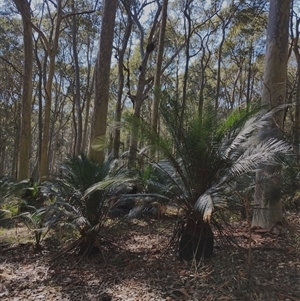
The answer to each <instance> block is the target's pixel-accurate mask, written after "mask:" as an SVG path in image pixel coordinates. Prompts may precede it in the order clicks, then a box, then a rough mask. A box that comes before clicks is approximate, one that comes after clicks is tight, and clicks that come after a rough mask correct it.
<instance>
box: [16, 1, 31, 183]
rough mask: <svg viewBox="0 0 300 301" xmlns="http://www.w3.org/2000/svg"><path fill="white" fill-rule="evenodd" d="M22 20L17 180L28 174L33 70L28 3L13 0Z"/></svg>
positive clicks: (25, 177)
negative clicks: (22, 54)
mask: <svg viewBox="0 0 300 301" xmlns="http://www.w3.org/2000/svg"><path fill="white" fill-rule="evenodd" d="M14 3H15V4H16V6H17V9H18V11H19V12H20V13H21V16H22V22H23V39H24V69H23V75H22V76H23V89H22V113H21V129H20V144H19V160H18V163H19V166H18V172H17V178H18V180H24V179H27V178H28V175H29V159H30V147H31V103H32V70H33V39H32V27H31V14H30V4H29V2H27V1H25V0H23V1H22V0H14Z"/></svg>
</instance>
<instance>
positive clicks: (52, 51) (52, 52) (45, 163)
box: [40, 0, 63, 180]
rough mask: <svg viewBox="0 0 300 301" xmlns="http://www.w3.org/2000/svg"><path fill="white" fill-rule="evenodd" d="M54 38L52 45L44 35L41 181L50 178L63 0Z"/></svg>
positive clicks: (58, 9) (58, 5) (59, 2)
mask: <svg viewBox="0 0 300 301" xmlns="http://www.w3.org/2000/svg"><path fill="white" fill-rule="evenodd" d="M56 18H57V19H56V23H55V30H54V37H53V41H52V43H50V42H49V41H47V40H46V38H45V36H44V35H43V37H44V38H43V41H44V42H46V45H47V47H46V50H47V54H48V56H49V65H48V68H49V70H48V77H47V81H46V85H45V109H44V123H43V139H42V145H41V157H40V180H45V179H47V178H48V176H49V172H48V167H49V139H50V113H51V103H52V95H51V93H52V83H53V77H54V72H55V58H56V54H57V50H58V38H59V34H60V25H61V21H62V19H63V11H62V4H61V0H59V1H57V16H56Z"/></svg>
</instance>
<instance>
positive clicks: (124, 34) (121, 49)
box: [112, 1, 133, 158]
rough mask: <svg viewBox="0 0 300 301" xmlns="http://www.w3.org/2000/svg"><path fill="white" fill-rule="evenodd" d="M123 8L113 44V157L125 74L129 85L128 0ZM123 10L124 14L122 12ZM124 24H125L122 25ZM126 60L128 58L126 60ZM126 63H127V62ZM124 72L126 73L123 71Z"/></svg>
mask: <svg viewBox="0 0 300 301" xmlns="http://www.w3.org/2000/svg"><path fill="white" fill-rule="evenodd" d="M124 4H125V5H124V8H122V7H120V9H119V13H120V15H121V16H120V17H119V18H118V20H119V21H117V22H116V23H117V24H118V26H117V28H118V35H117V39H118V40H117V42H116V46H115V52H116V54H115V58H116V59H117V61H118V63H117V66H118V88H117V97H116V98H117V99H116V106H115V111H114V126H113V146H112V156H113V158H118V157H119V151H120V143H121V141H120V139H121V126H120V122H121V116H122V111H123V103H124V96H123V95H124V86H125V76H126V78H127V79H126V85H127V87H128V86H129V85H130V78H129V76H130V70H129V67H128V66H127V67H126V65H125V64H126V62H125V55H126V50H127V47H128V42H129V39H130V36H131V34H132V25H133V19H132V17H131V15H130V12H129V10H128V9H129V6H128V1H124ZM124 11H125V12H126V14H124ZM124 25H125V26H124ZM129 55H130V52H128V51H127V56H129ZM127 62H128V60H127ZM127 65H128V64H127ZM125 72H126V73H125Z"/></svg>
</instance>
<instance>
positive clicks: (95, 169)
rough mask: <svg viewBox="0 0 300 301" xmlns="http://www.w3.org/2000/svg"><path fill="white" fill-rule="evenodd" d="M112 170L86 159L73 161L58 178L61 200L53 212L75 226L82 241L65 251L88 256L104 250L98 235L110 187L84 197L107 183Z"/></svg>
mask: <svg viewBox="0 0 300 301" xmlns="http://www.w3.org/2000/svg"><path fill="white" fill-rule="evenodd" d="M109 166H110V162H109V161H105V162H103V163H97V162H95V161H93V160H91V159H90V158H88V157H87V156H85V155H80V156H74V157H71V158H69V159H68V160H66V161H65V162H64V163H63V164H62V165H61V175H60V176H59V177H58V186H59V190H60V197H59V198H58V200H57V202H56V204H54V206H53V208H51V210H54V211H56V215H57V214H58V213H59V214H58V215H57V216H58V217H59V218H58V219H66V220H67V221H68V222H72V224H73V225H74V226H75V227H76V229H78V230H79V232H80V237H79V239H78V240H77V241H75V242H74V243H72V244H71V245H70V246H69V247H67V248H66V250H65V251H70V250H72V249H73V248H76V247H78V246H79V247H80V251H81V252H83V253H84V254H88V253H89V252H90V251H92V250H94V247H95V246H96V247H98V248H99V247H100V241H99V239H98V235H99V232H100V231H101V229H102V227H103V224H104V217H105V214H106V212H104V206H105V202H106V200H107V194H108V190H109V189H108V186H109V183H107V184H106V185H103V187H102V188H101V189H99V190H97V191H93V192H92V193H90V194H89V195H88V196H85V197H84V193H85V191H86V190H87V189H88V188H89V187H91V186H92V185H93V184H95V183H99V182H101V181H103V180H104V178H105V177H106V176H107V175H108V172H109ZM54 207H55V208H54ZM62 254H63V253H61V254H60V255H62Z"/></svg>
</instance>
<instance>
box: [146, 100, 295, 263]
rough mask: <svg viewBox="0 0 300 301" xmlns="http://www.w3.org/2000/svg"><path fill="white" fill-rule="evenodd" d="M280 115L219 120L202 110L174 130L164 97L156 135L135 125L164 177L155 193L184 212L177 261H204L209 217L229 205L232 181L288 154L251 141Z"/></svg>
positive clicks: (276, 145)
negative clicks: (160, 125)
mask: <svg viewBox="0 0 300 301" xmlns="http://www.w3.org/2000/svg"><path fill="white" fill-rule="evenodd" d="M280 109H282V108H277V109H275V110H273V111H270V112H264V113H261V111H259V110H249V109H237V110H235V111H233V112H232V113H231V114H230V115H229V116H228V117H226V118H220V116H218V115H217V114H216V113H215V112H214V110H212V109H211V108H210V107H207V108H206V109H205V110H204V114H203V116H197V115H195V116H190V118H189V119H188V120H186V121H185V123H184V126H183V127H179V124H178V120H179V112H180V110H179V108H178V103H177V102H176V101H173V100H172V99H170V98H168V97H167V98H165V99H163V100H162V101H161V104H160V112H161V116H162V117H163V121H164V130H162V131H161V133H160V135H159V136H158V135H157V134H155V133H153V132H152V131H151V130H150V127H149V126H147V125H146V124H145V123H144V122H142V123H141V124H140V128H141V132H142V135H143V136H144V137H145V136H146V137H147V139H148V141H149V142H150V144H152V146H154V147H155V148H156V150H157V151H158V152H159V154H160V157H161V160H160V161H159V162H151V163H150V164H151V165H152V166H153V168H154V169H156V170H159V172H160V173H162V174H164V177H165V180H164V182H163V183H162V182H156V184H157V188H158V189H159V191H160V192H162V193H164V192H165V193H164V194H165V195H168V197H169V198H170V200H172V201H173V202H174V201H176V202H177V203H178V204H179V205H180V206H181V207H182V208H183V210H184V222H183V223H182V226H181V228H180V230H179V232H178V233H179V234H178V235H179V255H180V257H181V258H183V259H186V260H191V259H193V258H196V259H200V258H201V257H208V256H210V255H211V254H212V251H213V232H212V230H211V227H210V218H211V214H212V212H213V210H216V209H217V208H222V207H224V206H226V204H227V203H228V201H229V200H232V199H233V198H232V195H233V191H234V189H236V188H235V187H236V180H237V179H238V178H240V177H241V176H243V175H245V174H247V175H252V176H253V175H254V172H255V170H256V169H258V168H259V167H260V166H261V164H270V165H277V164H281V163H282V162H283V160H284V154H286V153H290V152H291V148H290V146H289V145H288V144H287V143H286V142H284V141H281V140H276V139H268V140H264V141H258V140H257V138H256V135H255V133H256V131H257V130H258V129H261V128H263V127H266V126H268V125H269V123H270V119H271V118H270V117H271V116H272V115H273V114H274V112H275V111H276V110H280ZM154 186H156V185H155V183H154V182H153V181H152V187H154Z"/></svg>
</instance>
